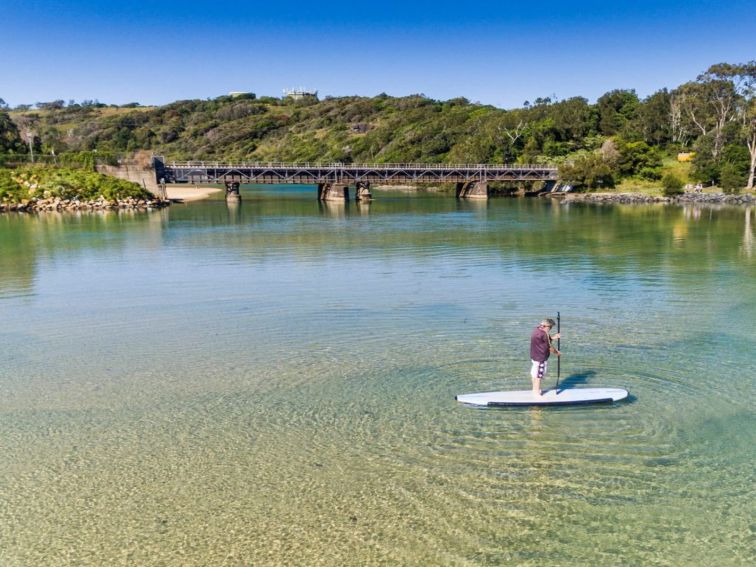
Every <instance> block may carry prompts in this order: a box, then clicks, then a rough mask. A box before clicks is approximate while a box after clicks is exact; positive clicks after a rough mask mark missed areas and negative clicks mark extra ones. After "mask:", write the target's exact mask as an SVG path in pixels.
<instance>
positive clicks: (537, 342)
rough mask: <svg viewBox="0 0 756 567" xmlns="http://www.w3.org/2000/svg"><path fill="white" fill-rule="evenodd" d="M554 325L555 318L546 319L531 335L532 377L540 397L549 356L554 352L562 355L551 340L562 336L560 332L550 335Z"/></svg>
mask: <svg viewBox="0 0 756 567" xmlns="http://www.w3.org/2000/svg"><path fill="white" fill-rule="evenodd" d="M553 327H554V319H544V320H543V321H541V324H540V325H538V326H537V327H536V328H535V329H534V330H533V334H532V335H530V361H531V362H532V366H531V368H530V377H531V379H532V381H533V395H534V396H536V397H538V398H540V397H541V395H542V392H541V380H543V378H544V376H546V370H547V369H548V366H549V363H548V360H549V356H550V355H551V353H552V352H553V353H554V354H555V355H557V356H561V355H562V353H561V352H559V351H558V350H557V349H556V348H554V345H553V344H552V343H551V341H553V340H555V339H558V338H560V335H559V333H555V334H553V335H549V331H551V329H552V328H553Z"/></svg>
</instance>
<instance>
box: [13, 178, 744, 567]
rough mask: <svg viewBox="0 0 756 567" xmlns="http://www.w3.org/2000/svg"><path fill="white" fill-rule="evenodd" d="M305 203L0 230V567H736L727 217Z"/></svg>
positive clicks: (414, 198) (678, 210) (738, 332)
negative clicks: (560, 395)
mask: <svg viewBox="0 0 756 567" xmlns="http://www.w3.org/2000/svg"><path fill="white" fill-rule="evenodd" d="M314 197H315V195H314V189H312V188H291V187H290V188H278V189H276V190H273V191H271V190H265V189H262V188H253V189H248V190H247V191H246V192H245V194H244V201H243V202H242V204H241V206H240V207H232V208H229V207H228V206H227V205H226V204H225V202H224V201H223V200H212V201H206V202H202V203H193V204H187V205H176V206H172V207H170V208H169V209H168V210H164V211H159V212H151V213H107V214H98V213H88V214H86V213H85V214H80V215H77V214H62V215H58V214H41V215H38V216H24V215H0V321H2V326H1V327H0V339H2V348H0V394H1V395H0V450H1V452H2V455H3V457H2V459H0V564H2V565H11V566H16V565H18V566H26V565H211V564H212V565H268V564H270V565H278V564H281V565H283V564H288V565H312V564H323V565H372V564H402V565H429V564H437V565H492V564H494V565H495V564H518V565H565V564H575V565H582V564H591V563H594V564H595V563H599V562H600V563H601V564H615V565H618V564H622V565H638V564H645V565H649V564H654V565H683V564H685V565H689V564H696V565H740V564H743V565H745V564H749V563H752V562H753V560H754V558H755V547H754V546H755V543H754V542H755V534H754V530H755V529H756V525H755V524H754V522H753V517H754V516H753V512H754V503H755V499H754V489H753V487H754V486H756V483H755V481H756V475H755V474H754V466H753V463H754V446H756V443H755V442H756V427H755V426H756V419H755V418H754V412H753V404H754V369H755V367H756V364H755V362H756V357H755V356H754V352H756V349H755V348H754V347H755V346H756V325H754V323H753V321H754V320H755V319H756V287H755V286H754V276H755V275H756V265H755V264H756V256H754V246H753V233H754V225H756V215H755V214H754V213H756V211H752V210H746V209H738V208H721V209H714V208H703V209H697V208H682V207H671V206H652V205H647V206H629V205H628V206H604V207H596V206H590V205H569V206H565V205H559V204H551V203H548V202H543V201H540V200H509V199H501V200H491V201H490V202H488V203H477V202H470V203H466V202H458V201H456V200H455V199H453V198H450V197H448V196H439V195H423V194H421V195H405V194H398V193H377V194H376V200H375V201H374V202H373V203H372V204H370V205H357V204H355V203H351V204H349V205H347V206H343V205H331V204H319V203H317V202H316V201H315V198H314ZM557 310H559V311H561V314H562V321H563V328H562V330H563V334H564V337H565V339H564V340H563V341H562V350H563V352H564V357H563V360H562V364H561V378H562V383H566V384H567V385H568V386H570V385H571V386H581V385H590V386H620V387H627V388H628V389H629V390H630V392H631V394H632V395H633V399H632V400H631V402H630V403H623V404H618V405H615V406H609V407H600V406H597V407H578V408H561V409H556V408H550V409H543V408H540V409H539V408H534V409H514V410H480V409H472V408H467V407H464V406H461V405H459V404H457V403H456V402H455V401H454V395H455V394H458V393H463V392H475V391H485V390H491V389H523V388H527V387H529V379H528V376H527V373H528V370H529V363H528V360H527V357H528V338H529V334H530V331H531V329H532V327H533V326H534V325H535V324H536V323H537V321H538V320H539V319H540V318H542V317H544V316H554V315H555V313H556V311H557ZM555 366H556V365H555V364H553V365H552V370H554V369H555ZM553 378H554V376H552V377H551V379H552V380H553Z"/></svg>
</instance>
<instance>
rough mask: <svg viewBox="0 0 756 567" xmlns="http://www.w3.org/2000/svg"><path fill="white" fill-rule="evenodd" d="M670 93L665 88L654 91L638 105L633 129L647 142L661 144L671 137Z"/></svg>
mask: <svg viewBox="0 0 756 567" xmlns="http://www.w3.org/2000/svg"><path fill="white" fill-rule="evenodd" d="M671 106H672V95H671V94H670V93H669V92H668V91H667V89H662V90H660V91H657V92H655V93H654V94H652V95H651V96H649V97H648V98H646V99H645V100H644V101H643V103H642V104H641V105H639V106H638V112H637V113H636V119H635V120H634V121H633V130H635V131H637V133H638V134H639V135H640V137H641V138H642V139H643V140H645V141H646V142H648V143H649V144H654V145H662V144H666V143H668V142H670V141H672V139H673V126H672V122H673V121H672V113H671V111H670V108H671Z"/></svg>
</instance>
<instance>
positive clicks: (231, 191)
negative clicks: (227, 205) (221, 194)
mask: <svg viewBox="0 0 756 567" xmlns="http://www.w3.org/2000/svg"><path fill="white" fill-rule="evenodd" d="M226 201H228V202H231V201H234V202H239V201H241V193H239V183H238V182H236V181H226Z"/></svg>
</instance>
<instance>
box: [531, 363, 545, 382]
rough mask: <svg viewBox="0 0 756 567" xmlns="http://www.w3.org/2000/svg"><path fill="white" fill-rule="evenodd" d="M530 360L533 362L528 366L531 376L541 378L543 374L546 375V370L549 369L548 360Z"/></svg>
mask: <svg viewBox="0 0 756 567" xmlns="http://www.w3.org/2000/svg"><path fill="white" fill-rule="evenodd" d="M530 362H532V363H533V365H532V366H531V367H530V376H531V378H543V377H544V376H546V371H547V370H548V369H549V361H548V360H544V361H543V362H538V361H537V360H531V361H530Z"/></svg>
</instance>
